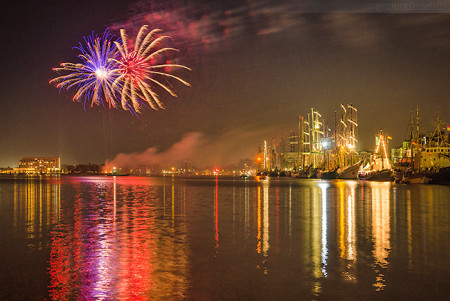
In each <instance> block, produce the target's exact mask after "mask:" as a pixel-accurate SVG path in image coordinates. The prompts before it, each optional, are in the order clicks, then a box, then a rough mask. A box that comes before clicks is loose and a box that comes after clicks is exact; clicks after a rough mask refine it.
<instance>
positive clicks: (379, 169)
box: [359, 130, 393, 181]
mask: <svg viewBox="0 0 450 301" xmlns="http://www.w3.org/2000/svg"><path fill="white" fill-rule="evenodd" d="M389 139H391V137H390V136H388V135H387V134H386V133H384V132H383V131H382V130H380V131H379V132H378V134H377V135H376V136H375V145H376V147H375V151H374V154H373V155H372V156H371V158H370V161H369V162H368V163H367V165H366V166H364V168H363V169H362V170H361V172H360V173H359V177H360V178H361V179H364V180H368V181H391V180H393V175H392V168H391V163H390V160H389V157H388V152H387V149H388V141H389Z"/></svg>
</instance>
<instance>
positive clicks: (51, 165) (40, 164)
mask: <svg viewBox="0 0 450 301" xmlns="http://www.w3.org/2000/svg"><path fill="white" fill-rule="evenodd" d="M16 172H17V173H27V174H53V173H60V172H61V160H60V158H59V157H25V158H22V159H21V160H20V161H19V168H17V169H16Z"/></svg>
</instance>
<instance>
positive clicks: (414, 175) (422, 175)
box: [400, 168, 430, 184]
mask: <svg viewBox="0 0 450 301" xmlns="http://www.w3.org/2000/svg"><path fill="white" fill-rule="evenodd" d="M429 182H430V177H429V176H428V173H427V172H424V171H417V170H414V169H412V168H411V169H408V170H406V172H405V173H404V174H403V178H402V180H401V182H400V183H404V184H427V183H429Z"/></svg>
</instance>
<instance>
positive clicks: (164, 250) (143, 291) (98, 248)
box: [49, 179, 187, 300]
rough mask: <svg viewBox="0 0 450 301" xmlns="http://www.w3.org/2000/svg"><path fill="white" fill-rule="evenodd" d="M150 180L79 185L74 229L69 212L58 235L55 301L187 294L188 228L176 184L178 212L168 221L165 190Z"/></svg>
mask: <svg viewBox="0 0 450 301" xmlns="http://www.w3.org/2000/svg"><path fill="white" fill-rule="evenodd" d="M146 184H147V185H145V186H144V185H142V186H141V185H134V184H133V183H124V184H121V183H117V180H116V179H113V180H112V181H110V180H105V181H104V182H97V183H81V184H79V183H78V184H74V186H73V188H74V189H75V200H74V215H73V229H71V228H70V225H71V224H72V222H71V219H72V217H71V216H70V215H69V214H68V215H63V216H62V217H61V218H62V220H63V221H62V223H61V224H60V227H59V228H58V229H57V231H54V232H53V241H52V244H51V251H50V269H49V273H50V278H51V279H50V281H51V284H50V297H51V298H52V299H53V300H62V299H66V300H67V299H78V298H81V299H85V300H92V299H95V300H111V299H126V300H128V299H132V300H147V299H149V298H163V297H167V298H174V297H182V296H184V294H185V291H186V266H187V249H186V246H185V239H186V234H185V232H186V229H185V227H184V226H183V225H181V226H180V227H177V225H175V221H174V218H175V210H176V208H175V207H176V205H177V204H175V197H174V195H175V185H174V184H173V182H172V185H171V186H172V187H171V190H172V194H171V199H172V202H171V215H170V219H169V220H166V219H165V217H164V213H163V212H160V206H161V205H162V204H159V201H160V200H159V199H157V198H156V196H157V194H158V191H157V190H158V189H157V188H156V187H154V186H152V185H151V184H150V185H149V183H146ZM161 201H162V200H161ZM161 203H162V202H161ZM180 207H181V208H180V209H181V210H182V206H180ZM64 213H65V212H64V211H62V214H64ZM160 214H161V215H162V216H161V215H160ZM161 217H162V218H161ZM175 232H176V233H177V235H174V233H175ZM170 233H172V234H170Z"/></svg>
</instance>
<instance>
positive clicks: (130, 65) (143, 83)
mask: <svg viewBox="0 0 450 301" xmlns="http://www.w3.org/2000/svg"><path fill="white" fill-rule="evenodd" d="M147 30H148V26H147V25H144V26H142V27H141V29H140V30H139V33H138V34H137V36H136V41H135V43H134V47H132V45H131V47H130V45H129V44H128V38H127V35H126V33H125V30H124V29H121V30H120V35H121V41H120V42H117V41H116V42H115V44H116V47H117V49H118V50H119V53H120V56H119V58H118V59H113V61H114V62H116V63H117V65H118V66H119V67H118V68H117V70H115V71H117V72H118V73H119V74H120V75H119V76H118V77H117V79H116V80H115V82H114V84H113V86H114V87H118V89H119V90H120V91H121V93H120V100H121V104H122V108H123V109H124V110H130V111H133V112H136V113H139V112H140V111H141V109H142V107H143V105H144V104H146V103H147V104H148V105H149V106H150V107H151V108H152V109H155V110H158V109H160V108H161V109H163V108H164V105H163V104H162V102H161V101H160V98H159V95H158V94H157V93H156V92H155V90H154V87H155V86H159V87H161V88H163V89H164V90H165V91H167V92H168V93H169V94H170V95H172V96H174V97H176V96H177V95H176V94H175V92H174V91H173V90H172V89H171V87H169V86H168V85H167V83H166V82H168V81H167V80H170V79H172V80H176V81H179V82H181V83H183V84H184V85H186V86H190V84H189V83H188V82H187V81H185V80H183V79H182V78H180V77H178V76H176V75H173V74H171V73H169V72H168V71H169V70H170V69H172V68H183V69H187V70H191V69H190V68H188V67H186V66H184V65H179V64H172V63H164V64H160V63H158V62H160V61H163V58H164V56H165V55H166V53H167V52H173V51H178V50H177V49H175V48H170V47H162V45H163V41H165V40H166V39H169V38H170V37H169V36H165V35H159V33H160V32H161V29H153V30H151V31H150V32H148V33H147ZM163 79H164V80H165V81H166V82H164V83H163V82H162V80H163Z"/></svg>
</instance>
